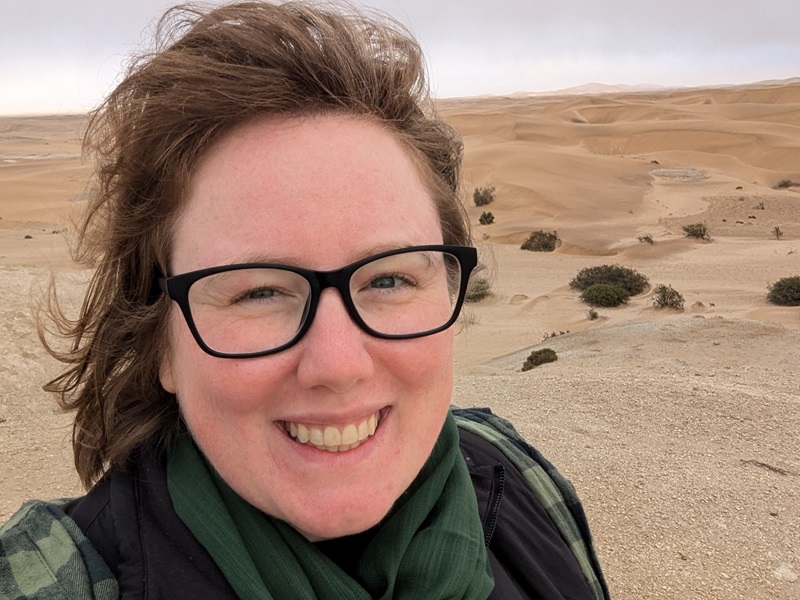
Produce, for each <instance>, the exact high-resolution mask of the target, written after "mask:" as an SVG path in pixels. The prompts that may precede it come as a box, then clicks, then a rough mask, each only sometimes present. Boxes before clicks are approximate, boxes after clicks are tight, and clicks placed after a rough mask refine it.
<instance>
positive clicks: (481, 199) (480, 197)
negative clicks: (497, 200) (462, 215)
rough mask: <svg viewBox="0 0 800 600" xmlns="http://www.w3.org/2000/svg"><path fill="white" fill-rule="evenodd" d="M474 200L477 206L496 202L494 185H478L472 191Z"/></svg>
mask: <svg viewBox="0 0 800 600" xmlns="http://www.w3.org/2000/svg"><path fill="white" fill-rule="evenodd" d="M472 201H473V202H475V206H486V205H487V204H491V203H492V202H494V186H493V185H486V186H483V187H476V188H475V189H474V190H473V191H472Z"/></svg>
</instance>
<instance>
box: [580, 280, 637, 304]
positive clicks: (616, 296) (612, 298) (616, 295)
mask: <svg viewBox="0 0 800 600" xmlns="http://www.w3.org/2000/svg"><path fill="white" fill-rule="evenodd" d="M628 297H629V294H628V292H626V291H625V290H624V289H623V288H621V287H620V286H618V285H616V284H613V283H595V284H594V285H590V286H589V287H588V288H586V289H585V290H583V293H582V294H581V300H583V301H584V302H586V303H588V304H591V305H593V306H605V307H610V306H619V305H620V304H624V303H625V302H627V301H628Z"/></svg>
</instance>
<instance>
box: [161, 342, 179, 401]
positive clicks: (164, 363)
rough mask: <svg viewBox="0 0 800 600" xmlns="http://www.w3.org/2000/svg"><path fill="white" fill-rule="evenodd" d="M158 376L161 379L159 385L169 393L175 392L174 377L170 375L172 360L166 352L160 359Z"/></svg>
mask: <svg viewBox="0 0 800 600" xmlns="http://www.w3.org/2000/svg"><path fill="white" fill-rule="evenodd" d="M158 378H159V380H160V381H161V387H163V388H164V389H165V390H167V391H168V392H169V393H170V394H175V393H176V391H175V378H174V377H173V375H172V361H171V360H170V356H169V353H168V352H165V353H164V357H163V358H162V359H161V366H160V367H159V369H158Z"/></svg>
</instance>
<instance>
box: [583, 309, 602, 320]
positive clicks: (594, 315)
mask: <svg viewBox="0 0 800 600" xmlns="http://www.w3.org/2000/svg"><path fill="white" fill-rule="evenodd" d="M599 316H600V315H598V314H597V311H596V310H595V309H593V308H590V309H589V310H587V311H586V318H587V319H589V320H590V321H596V320H597V318H598V317H599Z"/></svg>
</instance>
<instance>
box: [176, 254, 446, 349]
mask: <svg viewBox="0 0 800 600" xmlns="http://www.w3.org/2000/svg"><path fill="white" fill-rule="evenodd" d="M460 282H461V272H460V267H459V261H458V259H457V258H456V257H455V256H453V255H451V254H449V253H447V252H442V251H416V252H405V253H400V254H393V255H389V256H385V257H382V258H378V259H376V260H373V261H370V262H368V263H366V264H364V265H362V266H361V267H359V268H358V269H357V270H356V271H355V272H354V273H353V274H352V276H351V277H350V285H349V294H350V297H351V298H352V301H353V305H354V306H355V309H356V311H357V313H358V315H359V316H360V317H361V319H362V320H363V321H364V323H365V324H366V325H367V327H369V328H371V329H372V330H374V331H375V332H377V333H379V334H383V335H413V334H420V333H424V332H427V331H431V330H433V329H436V328H438V327H441V326H442V325H444V324H445V323H447V322H448V321H449V320H450V319H451V317H452V316H453V312H454V310H455V305H456V301H457V298H458V294H459V287H460ZM311 296H312V287H311V284H310V282H309V281H308V280H307V279H306V278H305V277H304V276H303V275H301V274H299V273H295V272H294V271H289V270H284V269H281V268H263V267H260V268H249V269H238V270H231V271H224V272H221V273H216V274H213V275H209V276H206V277H203V278H202V279H199V280H198V281H196V282H195V283H194V284H193V285H192V286H191V288H190V289H189V307H190V310H191V314H192V319H193V321H194V324H195V327H196V328H197V332H198V333H199V335H200V337H201V338H202V339H203V341H204V342H205V344H206V345H207V346H209V347H210V348H211V349H212V350H216V351H217V352H221V353H226V354H246V353H255V352H263V351H267V350H270V349H274V348H278V347H280V346H283V345H284V344H287V343H289V342H290V341H291V340H292V339H294V337H295V336H296V335H297V332H298V331H299V330H300V329H301V328H302V326H303V324H304V321H305V319H306V318H307V316H308V314H309V309H310V307H311V303H312V298H311Z"/></svg>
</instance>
